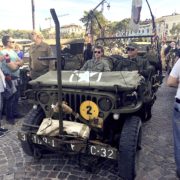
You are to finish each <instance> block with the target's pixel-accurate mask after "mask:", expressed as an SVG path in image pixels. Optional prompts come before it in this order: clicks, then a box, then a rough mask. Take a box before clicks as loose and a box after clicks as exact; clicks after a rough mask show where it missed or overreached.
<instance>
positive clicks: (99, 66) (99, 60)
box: [80, 46, 110, 72]
mask: <svg viewBox="0 0 180 180" xmlns="http://www.w3.org/2000/svg"><path fill="white" fill-rule="evenodd" d="M103 55H104V49H103V47H102V46H96V47H95V48H94V58H93V59H91V60H88V61H87V62H86V63H85V64H84V66H83V67H82V68H81V69H80V70H82V71H96V72H104V71H110V67H109V65H108V63H107V61H105V60H104V59H103Z"/></svg>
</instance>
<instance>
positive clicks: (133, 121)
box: [118, 116, 141, 180]
mask: <svg viewBox="0 0 180 180" xmlns="http://www.w3.org/2000/svg"><path fill="white" fill-rule="evenodd" d="M140 139H141V119H140V118H139V117H137V116H132V117H128V118H127V119H126V120H125V122H124V125H123V129H122V132H121V135H120V142H119V157H118V170H119V176H120V177H122V178H123V179H126V180H133V179H134V178H135V176H136V152H137V150H138V146H140V145H139V143H140V142H141V140H140Z"/></svg>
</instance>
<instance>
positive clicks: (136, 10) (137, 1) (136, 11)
mask: <svg viewBox="0 0 180 180" xmlns="http://www.w3.org/2000/svg"><path fill="white" fill-rule="evenodd" d="M141 9H142V0H132V9H131V21H130V29H131V30H132V31H134V32H137V31H138V30H139V21H140V14H141Z"/></svg>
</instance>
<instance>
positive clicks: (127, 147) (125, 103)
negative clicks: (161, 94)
mask: <svg viewBox="0 0 180 180" xmlns="http://www.w3.org/2000/svg"><path fill="white" fill-rule="evenodd" d="M51 14H52V17H53V19H54V21H55V24H56V48H57V65H58V71H57V72H56V71H50V72H48V73H47V74H44V75H42V76H40V77H38V78H37V79H35V80H32V81H30V85H31V86H32V89H31V90H30V91H28V93H27V97H28V99H30V100H31V101H33V104H34V105H33V108H32V109H31V111H30V112H29V113H28V114H27V116H26V117H25V118H24V122H23V124H22V128H21V130H20V131H19V132H18V138H19V139H20V141H21V146H22V148H23V150H24V152H25V153H26V154H28V155H30V156H34V157H35V158H40V157H41V156H42V155H43V153H44V152H45V151H48V150H50V151H51V152H53V151H54V152H64V153H68V152H70V153H72V152H73V153H75V154H79V153H81V154H88V155H92V156H97V157H101V158H107V159H111V160H112V161H117V162H118V174H119V176H120V177H122V178H123V179H128V180H131V179H134V177H135V175H136V160H137V158H136V153H137V151H138V150H139V149H140V148H141V131H142V120H145V119H147V114H148V113H149V112H148V111H149V108H151V107H152V105H153V103H154V100H155V93H156V90H157V88H158V86H159V84H160V81H159V77H160V73H159V69H158V67H157V69H156V70H155V71H154V73H153V74H152V75H151V77H149V78H148V79H145V78H144V77H143V76H142V75H140V74H139V73H138V71H137V70H134V71H128V69H126V70H122V71H121V70H117V71H111V72H89V71H79V70H71V71H61V66H59V64H60V65H61V62H60V60H61V54H60V51H58V49H59V47H60V44H59V41H58V40H59V30H58V27H59V21H58V19H57V16H56V13H55V11H54V9H51ZM129 38H130V37H129ZM149 38H150V39H151V38H152V37H149ZM121 39H122V38H121ZM101 40H102V41H103V42H104V40H105V39H101ZM108 59H109V62H111V63H112V67H114V68H115V66H116V63H117V61H118V60H122V62H123V65H124V66H128V63H129V64H130V62H129V61H128V60H127V59H126V61H125V59H123V56H121V55H114V56H113V55H112V56H109V58H108ZM58 63H59V64H58ZM157 64H158V62H157Z"/></svg>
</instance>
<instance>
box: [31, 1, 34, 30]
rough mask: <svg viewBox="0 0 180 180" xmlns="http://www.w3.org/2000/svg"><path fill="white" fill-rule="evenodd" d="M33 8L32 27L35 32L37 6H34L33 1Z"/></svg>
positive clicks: (32, 2)
mask: <svg viewBox="0 0 180 180" xmlns="http://www.w3.org/2000/svg"><path fill="white" fill-rule="evenodd" d="M31 6H32V27H33V30H35V6H34V0H31Z"/></svg>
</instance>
